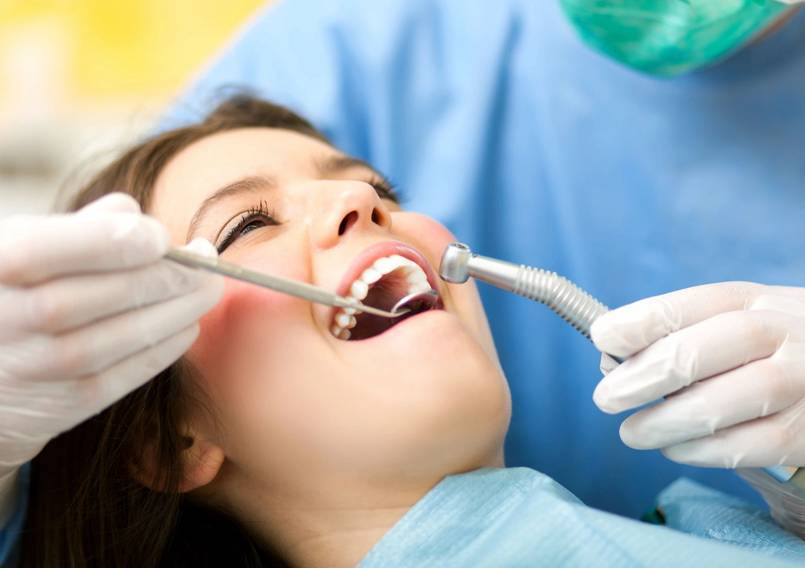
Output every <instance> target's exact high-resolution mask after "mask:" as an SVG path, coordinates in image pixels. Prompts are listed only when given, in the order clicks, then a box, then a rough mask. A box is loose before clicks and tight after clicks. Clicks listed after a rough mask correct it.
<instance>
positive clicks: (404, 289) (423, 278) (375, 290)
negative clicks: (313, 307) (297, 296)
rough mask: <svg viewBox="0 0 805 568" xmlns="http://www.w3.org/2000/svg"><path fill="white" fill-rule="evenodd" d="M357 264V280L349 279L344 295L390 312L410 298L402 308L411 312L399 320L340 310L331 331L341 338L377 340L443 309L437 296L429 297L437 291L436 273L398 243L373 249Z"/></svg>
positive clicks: (415, 253)
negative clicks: (420, 315) (429, 312)
mask: <svg viewBox="0 0 805 568" xmlns="http://www.w3.org/2000/svg"><path fill="white" fill-rule="evenodd" d="M384 252H386V253H389V252H391V254H383V253H384ZM400 253H404V255H403V254H400ZM358 264H359V266H358V267H356V269H357V270H353V271H351V272H352V273H353V274H354V273H355V272H357V277H355V278H353V279H350V278H347V280H346V282H345V286H342V288H344V291H343V293H342V295H345V296H351V297H353V298H355V299H356V300H358V301H360V302H362V303H363V304H366V305H368V306H372V307H374V308H379V309H381V310H387V311H391V309H392V308H393V307H394V306H395V305H396V304H397V303H398V302H399V301H400V300H401V299H402V298H405V297H410V298H411V300H410V301H408V302H406V303H405V305H404V306H403V307H404V308H405V309H406V310H408V312H407V313H406V314H405V315H402V316H399V317H397V318H384V317H382V316H376V315H372V314H366V313H360V312H356V311H355V310H352V309H350V308H338V309H337V310H336V312H335V314H334V316H333V320H332V324H331V327H330V332H331V333H332V334H333V335H334V336H335V337H337V338H338V339H343V340H352V341H355V340H359V339H368V338H370V337H375V336H377V335H380V334H382V333H384V332H385V331H388V330H389V329H391V328H392V327H394V326H396V325H399V324H400V323H401V322H403V321H405V320H407V319H410V318H412V317H415V316H417V315H419V314H421V313H423V312H426V311H429V310H433V309H441V308H442V302H441V300H440V299H439V297H438V295H435V294H427V292H430V291H431V290H434V289H435V286H434V285H432V284H431V281H432V279H433V278H435V276H434V274H433V270H432V269H431V268H430V266H429V265H428V264H427V262H426V261H425V260H424V258H422V257H421V255H419V253H417V252H416V251H413V249H408V247H403V246H402V245H398V244H396V243H395V244H393V245H391V248H389V245H387V244H385V245H381V246H376V247H372V248H371V249H369V250H367V251H366V252H365V253H364V254H363V255H361V257H360V258H359V260H358ZM361 269H362V270H361Z"/></svg>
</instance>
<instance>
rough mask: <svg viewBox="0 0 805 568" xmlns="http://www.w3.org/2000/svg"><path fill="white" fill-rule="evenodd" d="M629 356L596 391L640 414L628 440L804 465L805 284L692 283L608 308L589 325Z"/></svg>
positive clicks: (680, 458)
mask: <svg viewBox="0 0 805 568" xmlns="http://www.w3.org/2000/svg"><path fill="white" fill-rule="evenodd" d="M591 334H592V338H593V341H594V342H595V344H596V346H597V347H598V348H599V349H600V350H601V351H603V352H605V353H610V354H612V355H615V356H618V357H621V358H628V360H626V361H625V362H624V363H623V364H621V365H620V366H618V367H617V368H615V369H614V370H612V371H611V372H610V373H609V374H608V375H607V376H606V377H605V378H604V379H602V380H601V382H600V384H599V385H598V387H597V388H596V390H595V393H594V395H593V399H594V400H595V403H596V404H597V405H598V407H599V408H601V409H602V410H604V411H605V412H609V413H617V412H623V411H625V410H630V409H634V408H636V407H638V406H642V405H644V404H646V403H649V402H652V401H657V400H658V399H660V398H661V397H666V399H665V400H663V401H662V402H659V403H658V404H656V405H654V406H651V407H649V408H646V409H642V410H640V411H639V412H637V413H635V414H633V415H632V416H630V417H629V418H627V419H626V420H625V421H624V422H623V424H622V425H621V430H620V435H621V439H622V440H623V441H624V443H626V444H627V445H628V446H631V447H633V448H637V449H655V448H662V450H663V453H664V454H665V455H666V456H667V457H668V458H670V459H672V460H674V461H677V462H681V463H687V464H692V465H698V466H712V467H727V468H735V467H766V466H773V465H794V466H805V289H803V288H786V287H776V286H762V285H758V284H750V283H743V282H734V283H722V284H714V285H708V286H700V287H696V288H689V289H686V290H680V291H677V292H672V293H670V294H665V295H663V296H657V297H654V298H649V299H646V300H642V301H639V302H636V303H634V304H630V305H628V306H625V307H623V308H620V309H617V310H614V311H612V312H609V313H607V314H605V315H603V316H602V317H601V318H599V319H598V321H596V322H595V323H594V325H593V327H592V330H591Z"/></svg>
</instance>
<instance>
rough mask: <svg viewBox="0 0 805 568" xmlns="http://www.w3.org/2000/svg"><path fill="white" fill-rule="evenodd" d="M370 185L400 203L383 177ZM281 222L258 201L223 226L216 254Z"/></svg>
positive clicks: (381, 196)
mask: <svg viewBox="0 0 805 568" xmlns="http://www.w3.org/2000/svg"><path fill="white" fill-rule="evenodd" d="M367 183H368V184H369V185H371V186H372V187H373V188H374V190H375V192H376V193H377V195H378V197H380V199H388V200H389V201H391V202H393V203H396V204H397V205H399V204H400V197H399V192H398V191H397V189H396V188H395V187H394V185H393V184H392V183H391V182H390V181H389V180H387V179H386V178H384V177H381V176H375V177H372V179H370V180H369V181H368V182H367ZM280 224H281V223H280V222H279V221H277V217H276V215H275V213H274V211H273V210H272V209H271V208H270V207H269V206H268V203H266V202H265V201H262V200H261V201H260V202H259V203H258V204H257V205H256V206H254V207H251V208H250V209H248V210H247V211H244V212H243V213H240V214H238V215H237V216H236V217H234V218H232V219H231V220H230V221H229V222H227V224H226V225H224V228H223V229H221V233H220V234H222V235H224V236H223V238H221V239H220V242H219V244H218V245H217V246H216V248H217V249H218V254H221V253H222V252H224V251H225V250H226V249H227V248H229V246H230V245H232V244H233V243H234V242H235V241H237V240H238V239H239V238H240V237H242V236H244V235H246V234H248V233H251V232H252V231H255V230H257V229H262V228H264V227H276V226H278V225H280Z"/></svg>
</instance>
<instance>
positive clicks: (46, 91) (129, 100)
mask: <svg viewBox="0 0 805 568" xmlns="http://www.w3.org/2000/svg"><path fill="white" fill-rule="evenodd" d="M265 3H266V2H265V0H226V1H223V2H222V1H220V0H217V1H214V0H159V1H158V0H2V1H0V216H2V215H5V214H9V213H13V212H17V211H40V210H43V209H45V208H47V206H48V205H49V204H50V202H51V200H52V197H53V194H54V193H55V191H56V189H57V188H58V185H59V179H60V178H63V177H64V175H65V174H66V173H67V172H69V171H70V169H71V166H75V164H77V163H79V162H81V161H86V160H87V159H89V158H90V157H91V155H92V153H93V152H95V153H98V152H101V151H103V150H109V149H114V147H119V146H121V145H124V144H126V143H128V142H130V141H132V140H133V139H134V138H135V137H136V136H138V135H140V134H141V133H142V132H143V131H144V130H145V129H147V128H148V126H149V125H150V124H152V122H153V120H154V119H155V118H156V116H158V114H159V112H160V111H161V110H162V109H164V107H165V105H167V104H168V102H169V101H170V99H171V97H172V96H174V95H175V94H176V93H177V92H178V91H179V89H180V88H181V87H182V85H184V84H186V83H187V82H188V81H189V80H190V78H191V77H192V76H193V75H194V74H195V73H196V72H198V71H199V70H200V69H201V68H202V67H203V65H204V64H205V62H206V61H208V60H209V59H210V57H212V56H213V55H214V54H215V53H216V52H217V51H218V50H220V49H221V48H222V47H223V46H224V45H225V44H226V42H228V41H230V39H231V38H232V36H233V35H234V33H235V32H236V30H237V29H238V28H239V27H240V26H241V25H243V24H244V23H245V22H246V21H247V20H248V18H249V17H250V16H251V15H252V14H253V13H255V12H256V10H257V9H258V8H259V7H260V6H261V5H264V4H265Z"/></svg>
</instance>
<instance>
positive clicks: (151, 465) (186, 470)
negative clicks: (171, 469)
mask: <svg viewBox="0 0 805 568" xmlns="http://www.w3.org/2000/svg"><path fill="white" fill-rule="evenodd" d="M183 438H184V440H186V444H185V446H184V448H183V449H182V450H181V454H180V455H179V456H177V462H178V463H180V464H181V467H182V478H181V481H180V482H179V487H178V490H179V492H180V493H187V492H189V491H193V490H194V489H198V488H200V487H204V486H205V485H208V484H209V483H210V482H212V480H213V479H215V477H216V476H217V475H218V472H219V471H220V470H221V466H222V465H223V464H224V459H225V455H224V451H223V449H222V448H221V447H220V446H218V445H216V444H215V443H213V442H211V441H209V440H207V439H206V438H205V437H204V436H203V435H199V434H198V433H196V432H190V433H188V434H187V435H185V436H184V437H183ZM162 467H165V464H162V463H160V459H159V452H158V449H157V447H156V444H155V443H153V441H149V442H146V443H145V444H144V446H143V447H142V450H141V452H140V455H139V456H138V458H137V460H136V461H135V462H133V463H132V465H131V474H132V475H133V476H134V478H135V479H136V480H137V481H139V482H140V483H142V484H143V485H145V486H146V487H148V488H149V489H152V490H154V491H165V490H167V487H165V477H164V476H163V475H160V469H161V468H162Z"/></svg>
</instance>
